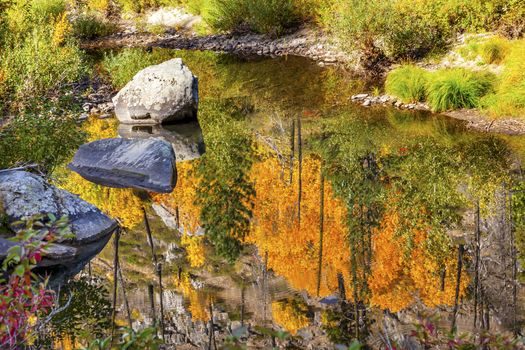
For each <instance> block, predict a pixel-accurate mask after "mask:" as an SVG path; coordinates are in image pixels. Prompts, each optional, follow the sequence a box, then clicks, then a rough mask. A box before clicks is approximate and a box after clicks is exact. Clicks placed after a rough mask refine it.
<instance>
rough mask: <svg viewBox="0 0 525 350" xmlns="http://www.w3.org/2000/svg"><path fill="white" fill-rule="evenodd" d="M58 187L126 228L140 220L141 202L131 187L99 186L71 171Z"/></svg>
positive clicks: (133, 225)
mask: <svg viewBox="0 0 525 350" xmlns="http://www.w3.org/2000/svg"><path fill="white" fill-rule="evenodd" d="M60 187H61V188H63V189H65V190H67V191H70V192H72V193H75V194H77V195H79V196H80V197H81V198H82V199H83V200H85V201H87V202H89V203H91V204H94V205H95V206H97V207H98V208H99V209H100V210H102V211H103V212H104V213H106V214H108V215H109V216H111V217H113V218H117V219H118V220H119V221H120V222H121V224H122V225H123V226H124V227H126V228H133V227H135V226H136V225H137V224H138V223H139V222H141V220H142V202H141V200H140V199H139V198H138V197H137V196H136V195H135V194H134V193H133V190H131V189H123V188H110V187H105V186H100V185H97V184H94V183H92V182H89V181H87V180H84V179H83V178H82V177H81V176H80V175H78V174H77V173H73V172H71V173H70V174H68V176H67V178H66V179H65V180H64V181H63V182H62V183H60Z"/></svg>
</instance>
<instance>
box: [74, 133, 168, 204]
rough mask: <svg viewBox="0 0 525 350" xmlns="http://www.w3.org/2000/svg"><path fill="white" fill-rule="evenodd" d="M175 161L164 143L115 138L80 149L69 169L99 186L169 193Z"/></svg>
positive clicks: (150, 140)
mask: <svg viewBox="0 0 525 350" xmlns="http://www.w3.org/2000/svg"><path fill="white" fill-rule="evenodd" d="M175 162H176V159H175V152H174V151H173V147H172V146H171V144H169V143H168V142H166V141H164V140H161V139H156V138H151V139H124V138H113V139H103V140H98V141H94V142H90V143H87V144H85V145H82V146H80V148H79V149H78V151H77V153H76V154H75V157H74V158H73V161H72V162H71V163H70V164H69V165H68V167H69V169H71V170H73V171H75V172H77V173H78V174H79V175H80V176H82V177H83V178H85V179H86V180H89V181H91V182H94V183H96V184H99V185H103V186H108V187H116V188H136V189H142V190H147V191H153V192H160V193H170V192H172V191H173V189H174V188H175V184H176V182H177V170H176V167H175ZM123 205H125V203H123Z"/></svg>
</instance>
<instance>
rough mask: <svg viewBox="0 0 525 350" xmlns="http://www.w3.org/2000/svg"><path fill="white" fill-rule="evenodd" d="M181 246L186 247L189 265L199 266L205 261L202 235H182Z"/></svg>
mask: <svg viewBox="0 0 525 350" xmlns="http://www.w3.org/2000/svg"><path fill="white" fill-rule="evenodd" d="M180 242H181V244H182V246H183V247H184V248H185V249H186V254H187V255H188V262H189V263H190V265H191V267H201V266H202V265H204V262H205V261H206V255H205V254H206V252H205V250H204V248H205V247H204V236H189V235H187V234H183V235H182V239H181V241H180Z"/></svg>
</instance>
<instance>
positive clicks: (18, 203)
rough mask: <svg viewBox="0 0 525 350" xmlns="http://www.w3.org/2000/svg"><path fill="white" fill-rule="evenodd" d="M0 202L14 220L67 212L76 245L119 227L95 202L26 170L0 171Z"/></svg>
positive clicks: (104, 234)
mask: <svg viewBox="0 0 525 350" xmlns="http://www.w3.org/2000/svg"><path fill="white" fill-rule="evenodd" d="M0 202H1V203H2V206H3V208H4V211H5V214H6V216H7V220H8V221H9V222H10V223H12V222H15V221H19V220H21V219H24V218H29V217H32V216H35V215H38V214H53V215H55V216H56V217H57V218H59V217H61V216H64V215H67V216H68V218H69V222H70V225H71V231H72V232H73V233H74V234H75V236H76V238H75V239H74V240H72V243H74V244H76V245H80V244H84V243H90V242H95V241H98V240H99V239H100V238H101V237H103V236H106V235H107V234H109V233H111V232H112V231H113V230H114V229H115V228H116V227H117V222H116V221H115V220H112V219H110V218H109V217H107V216H106V215H104V214H103V213H102V212H101V211H100V210H99V209H98V208H97V207H95V206H94V205H92V204H90V203H88V202H86V201H84V200H82V199H80V198H79V197H78V196H76V195H74V194H71V193H69V192H67V191H65V190H62V189H59V188H56V187H55V186H53V185H51V184H49V183H48V182H46V180H44V178H42V177H40V176H38V175H35V174H31V173H28V172H25V171H6V172H1V173H0Z"/></svg>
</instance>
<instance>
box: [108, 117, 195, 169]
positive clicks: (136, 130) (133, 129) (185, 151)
mask: <svg viewBox="0 0 525 350" xmlns="http://www.w3.org/2000/svg"><path fill="white" fill-rule="evenodd" d="M118 134H119V135H120V136H121V137H125V138H131V139H148V138H151V137H157V138H161V139H163V140H166V141H167V142H169V143H171V145H172V146H173V149H174V150H175V154H176V155H177V162H182V161H186V160H192V159H195V158H199V157H200V156H202V155H203V154H204V152H205V146H204V139H203V137H202V129H201V127H200V125H199V122H198V121H190V122H185V123H177V124H170V125H132V124H120V125H119V127H118Z"/></svg>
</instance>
